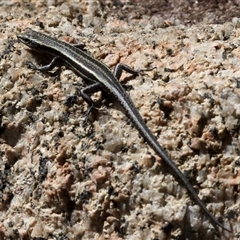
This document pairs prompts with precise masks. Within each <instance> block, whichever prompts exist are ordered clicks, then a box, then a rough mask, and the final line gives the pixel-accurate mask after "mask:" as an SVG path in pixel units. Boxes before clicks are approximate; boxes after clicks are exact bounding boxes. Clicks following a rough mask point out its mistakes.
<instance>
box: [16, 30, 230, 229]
mask: <svg viewBox="0 0 240 240" xmlns="http://www.w3.org/2000/svg"><path fill="white" fill-rule="evenodd" d="M18 39H19V40H20V41H21V42H22V43H24V44H25V45H27V46H28V47H30V48H32V49H35V50H37V51H42V52H47V53H49V54H51V55H53V56H55V58H54V60H53V61H52V63H51V64H50V65H48V67H47V68H46V67H45V68H44V67H42V68H37V67H36V69H40V70H43V69H45V70H46V69H49V68H51V67H53V66H54V63H55V62H56V59H57V58H60V59H61V60H63V61H64V62H65V63H67V64H68V65H69V66H70V67H71V68H72V69H73V70H74V71H75V72H76V73H78V74H79V75H80V76H81V77H82V78H83V79H85V80H89V81H90V82H92V84H91V85H89V86H88V87H86V88H84V89H82V90H81V94H82V97H83V98H84V100H85V101H86V102H87V103H88V104H89V105H90V106H93V102H92V100H91V98H90V97H89V96H88V95H87V93H93V92H96V91H98V90H103V91H106V92H107V93H110V94H111V95H113V96H114V97H115V99H116V100H118V101H119V103H120V104H121V105H122V107H123V109H124V110H125V112H126V114H127V116H128V117H129V118H130V120H131V121H132V123H133V124H134V126H135V127H136V128H137V129H138V131H139V133H140V135H141V136H142V137H143V138H144V140H145V141H146V142H147V143H148V145H149V146H150V147H151V148H152V149H153V150H154V151H155V152H156V154H157V155H158V156H160V157H161V158H162V160H163V161H165V163H166V164H167V166H168V167H169V168H170V171H171V173H172V174H173V176H174V177H175V178H176V179H178V180H180V182H181V183H182V184H183V185H184V186H185V187H186V189H187V190H188V192H189V194H190V197H191V198H192V199H193V200H194V201H195V202H196V203H197V204H198V205H199V206H200V207H201V210H202V211H203V212H204V214H205V215H206V216H207V217H208V218H209V220H210V221H211V223H212V224H213V225H214V226H215V227H216V226H219V227H220V228H222V229H224V230H226V231H228V232H231V231H230V230H229V229H227V228H225V227H224V226H223V225H222V224H221V223H220V222H218V221H217V220H216V219H215V217H214V216H213V215H212V214H211V213H210V212H209V210H208V209H207V208H206V206H205V205H204V203H203V202H202V201H201V199H200V198H199V197H198V195H197V193H196V191H195V190H194V189H193V187H192V185H191V184H190V183H189V182H188V180H187V179H186V178H185V176H184V175H183V173H182V172H181V171H180V170H179V168H178V167H177V165H176V164H175V163H174V162H173V160H172V159H171V158H170V157H169V156H168V155H167V153H166V151H165V150H164V149H163V148H162V147H161V145H160V144H159V143H158V141H157V140H156V138H155V137H154V136H153V134H152V133H151V131H150V130H149V128H148V127H147V126H146V124H145V122H144V121H143V119H142V117H141V115H140V114H139V112H138V110H137V109H136V107H135V106H134V104H133V102H132V100H131V99H130V97H129V96H128V95H127V93H126V92H125V91H124V89H123V88H122V86H121V84H120V83H119V81H118V78H120V76H121V72H122V70H125V71H128V72H130V73H133V74H135V73H139V71H135V70H132V69H131V68H129V67H128V66H126V65H123V64H120V65H118V66H117V67H116V68H115V71H114V74H113V73H112V72H111V70H110V69H109V68H108V67H107V66H106V65H104V64H103V63H101V62H99V61H97V60H96V59H94V58H92V57H91V56H89V55H88V54H87V53H86V52H84V51H83V50H81V49H79V48H76V47H74V46H72V45H70V44H67V43H65V42H62V41H59V40H57V39H55V38H52V37H49V36H47V35H45V34H43V33H40V32H36V31H34V30H32V29H30V28H28V29H27V30H26V32H25V33H23V34H20V35H19V36H18Z"/></svg>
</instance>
